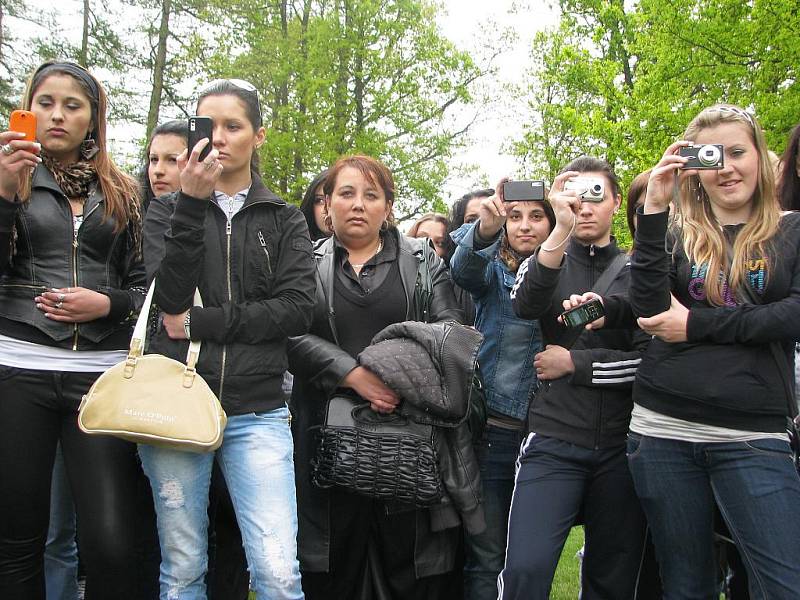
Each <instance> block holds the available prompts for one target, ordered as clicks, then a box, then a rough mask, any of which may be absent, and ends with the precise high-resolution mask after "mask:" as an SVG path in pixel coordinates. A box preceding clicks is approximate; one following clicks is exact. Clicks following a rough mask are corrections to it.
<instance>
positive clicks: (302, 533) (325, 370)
mask: <svg viewBox="0 0 800 600" xmlns="http://www.w3.org/2000/svg"><path fill="white" fill-rule="evenodd" d="M388 235H396V236H397V238H398V261H399V267H400V279H401V281H402V284H403V289H404V290H405V293H406V299H407V306H408V311H407V315H406V319H407V320H414V321H420V320H423V319H422V314H421V313H422V307H421V306H420V294H419V290H418V289H417V273H418V270H419V264H420V262H421V261H422V260H424V254H423V253H427V255H428V264H429V265H430V271H431V280H432V300H431V304H430V315H429V318H428V320H429V321H432V322H433V321H447V320H455V321H458V322H462V321H463V318H464V317H463V312H462V311H461V309H460V308H459V306H458V303H457V302H456V299H455V296H454V295H453V288H452V282H451V281H450V275H449V273H448V271H447V267H446V266H445V264H444V263H443V262H442V261H441V260H440V259H439V258H438V257H437V256H436V254H435V252H434V251H433V248H431V247H430V245H429V244H428V243H427V241H426V240H423V239H419V240H417V239H412V238H407V237H405V236H403V235H401V234H399V233H398V232H397V231H396V230H392V231H391V232H390V233H389V234H388ZM314 259H315V261H316V264H317V291H316V302H315V305H314V314H313V321H312V324H311V330H310V333H308V334H306V335H302V336H298V337H295V338H290V340H289V368H290V370H291V371H292V373H293V374H294V376H295V379H294V388H293V390H292V403H291V407H292V414H293V420H292V433H293V434H294V440H295V453H296V456H295V476H296V483H297V499H298V515H299V520H300V527H299V530H298V553H299V556H300V564H301V568H302V569H304V570H307V571H312V572H327V571H328V569H329V556H328V550H329V547H330V545H329V534H330V524H329V519H330V511H329V505H328V492H327V491H326V490H322V489H320V488H317V487H315V486H314V485H313V484H312V483H311V473H310V465H311V458H312V457H313V456H314V452H315V449H316V441H317V439H316V436H315V435H313V431H314V429H313V428H315V427H317V426H319V425H320V424H321V423H322V422H323V413H324V410H325V405H326V399H327V397H328V396H329V395H330V394H331V393H332V392H334V391H335V390H336V389H337V387H338V386H339V383H340V382H341V380H342V379H343V378H344V377H345V375H347V374H348V373H349V372H350V371H351V370H353V369H354V368H355V367H357V366H358V363H357V361H356V359H354V358H353V357H352V356H350V355H349V354H348V353H347V352H345V351H344V350H342V349H341V348H340V347H339V346H338V344H337V334H336V325H335V318H334V311H333V283H334V278H335V270H334V269H335V268H336V258H335V252H334V241H333V239H328V240H326V241H325V242H323V243H322V244H321V245H319V246H317V248H316V249H315V251H314ZM475 472H477V466H475ZM416 522H417V544H416V554H415V557H414V561H415V565H416V573H417V576H418V577H424V576H428V575H435V574H439V573H444V572H447V571H448V570H451V569H452V568H453V562H454V557H455V550H456V546H457V543H458V531H459V530H458V528H457V527H456V526H457V525H459V524H460V521H459V518H458V516H457V514H456V512H455V510H454V508H453V506H452V503H450V502H449V501H447V502H446V504H444V505H443V506H442V507H436V508H434V509H428V510H417V521H416ZM447 527H449V529H445V530H444V531H439V530H440V529H443V528H447ZM443 535H444V537H447V540H443V539H442V536H443ZM437 536H438V537H437ZM450 538H452V539H450ZM428 542H430V543H428Z"/></svg>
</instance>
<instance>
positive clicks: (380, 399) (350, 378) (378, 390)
mask: <svg viewBox="0 0 800 600" xmlns="http://www.w3.org/2000/svg"><path fill="white" fill-rule="evenodd" d="M342 386H343V387H348V388H350V389H352V390H354V391H355V392H356V393H357V394H358V395H359V396H361V397H362V398H364V400H368V401H369V403H370V408H371V409H372V410H374V411H375V412H379V413H387V414H388V413H390V412H392V411H393V410H394V409H395V407H396V406H397V405H398V404H400V399H399V398H398V397H397V394H395V393H394V392H393V391H392V390H391V389H389V388H388V387H387V386H386V384H385V383H383V382H382V381H381V380H380V378H379V377H378V376H377V375H375V373H373V372H372V371H370V370H369V369H366V368H365V367H356V368H355V369H353V370H352V371H350V372H349V373H348V374H347V375H345V378H344V379H342Z"/></svg>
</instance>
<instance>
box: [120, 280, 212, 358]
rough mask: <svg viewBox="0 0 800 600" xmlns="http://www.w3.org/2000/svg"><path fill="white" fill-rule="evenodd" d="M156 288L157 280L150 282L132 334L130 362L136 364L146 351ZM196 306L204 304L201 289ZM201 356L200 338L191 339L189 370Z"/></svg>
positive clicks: (197, 294) (196, 296)
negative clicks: (148, 324) (145, 346)
mask: <svg viewBox="0 0 800 600" xmlns="http://www.w3.org/2000/svg"><path fill="white" fill-rule="evenodd" d="M155 289H156V280H155V279H153V282H152V283H151V284H150V289H148V290H147V296H146V297H145V299H144V304H143V305H142V309H141V310H140V311H139V317H138V318H137V319H136V325H135V326H134V328H133V335H132V336H131V345H130V349H129V350H128V360H127V362H128V364H135V363H136V359H137V358H139V357H141V356H142V353H143V352H144V345H145V342H146V339H147V320H148V315H149V314H150V307H151V306H152V304H153V292H154V291H155ZM194 306H203V299H202V298H201V297H200V290H198V289H195V290H194ZM199 356H200V340H190V341H189V351H188V352H187V354H186V367H187V368H188V369H189V370H194V368H195V365H196V364H197V359H198V357H199Z"/></svg>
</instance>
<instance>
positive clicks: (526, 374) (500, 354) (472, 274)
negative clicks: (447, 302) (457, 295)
mask: <svg viewBox="0 0 800 600" xmlns="http://www.w3.org/2000/svg"><path fill="white" fill-rule="evenodd" d="M478 223H479V221H476V222H475V223H467V224H464V225H463V226H461V227H460V228H459V229H457V230H456V231H454V232H453V233H451V234H450V236H451V237H452V238H453V241H454V242H455V243H456V251H455V254H454V255H453V258H451V259H450V276H451V277H452V279H453V281H455V282H456V283H457V284H458V285H460V286H461V287H462V288H464V289H465V290H467V291H468V292H469V293H470V294H471V295H472V298H473V300H475V309H476V318H475V327H476V328H477V329H478V331H480V332H481V333H482V334H483V335H484V336H485V339H484V340H483V345H482V346H481V348H480V350H479V351H478V361H479V363H480V365H481V374H482V375H483V382H484V385H485V387H486V400H487V404H488V407H489V410H491V411H493V412H496V413H500V414H503V415H507V416H509V417H513V418H515V419H520V420H523V419H525V416H526V415H527V412H528V396H529V394H530V393H531V391H533V390H534V389H535V388H536V385H537V379H536V370H535V369H534V368H533V357H534V355H535V354H536V353H537V352H540V351H541V349H542V335H541V330H540V329H539V321H538V320H534V321H529V320H527V319H520V318H518V317H517V316H516V315H515V314H514V310H513V309H512V307H511V296H510V292H511V288H512V286H513V285H514V279H515V277H516V276H515V274H514V273H511V272H510V271H509V270H508V267H506V265H505V263H504V262H503V261H502V259H501V258H500V256H499V255H498V250H499V248H500V241H501V240H502V235H501V236H498V239H497V240H495V242H494V243H493V244H492V245H491V246H489V247H487V248H484V249H482V250H475V248H474V247H473V242H474V239H475V228H476V227H477V226H478Z"/></svg>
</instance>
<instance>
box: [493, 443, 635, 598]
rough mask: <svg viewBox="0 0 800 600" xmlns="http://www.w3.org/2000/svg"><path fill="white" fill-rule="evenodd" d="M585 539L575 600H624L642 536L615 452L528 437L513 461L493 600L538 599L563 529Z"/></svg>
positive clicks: (622, 461)
mask: <svg viewBox="0 0 800 600" xmlns="http://www.w3.org/2000/svg"><path fill="white" fill-rule="evenodd" d="M580 520H582V521H583V523H584V526H585V533H586V548H585V553H584V560H583V581H582V588H583V594H582V596H581V597H582V600H600V599H602V600H628V599H633V598H634V597H635V593H636V580H637V576H638V573H639V567H640V563H641V559H642V549H643V546H644V539H645V533H646V525H645V518H644V514H643V513H642V510H641V508H640V506H639V500H638V498H637V497H636V493H635V491H634V488H633V481H632V480H631V476H630V473H629V472H628V464H627V460H626V457H625V448H624V447H622V446H619V447H615V448H611V449H604V450H592V449H589V448H583V447H581V446H576V445H574V444H570V443H568V442H564V441H561V440H557V439H555V438H550V437H546V436H541V435H536V434H530V435H529V436H528V438H527V439H526V440H525V442H523V445H522V449H521V452H520V457H519V459H518V466H517V476H516V483H515V486H514V496H513V500H512V502H511V514H510V516H509V526H508V545H507V548H506V564H505V567H504V569H503V571H502V572H501V573H500V576H499V577H498V591H499V598H500V599H501V600H517V599H519V600H521V599H525V600H546V599H547V598H549V596H550V586H551V584H552V582H553V574H554V573H555V570H556V565H557V564H558V560H559V557H560V556H561V550H562V548H563V547H564V542H565V541H566V539H567V536H568V535H569V531H570V528H571V527H572V526H573V525H574V524H576V523H577V522H578V521H580Z"/></svg>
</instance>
